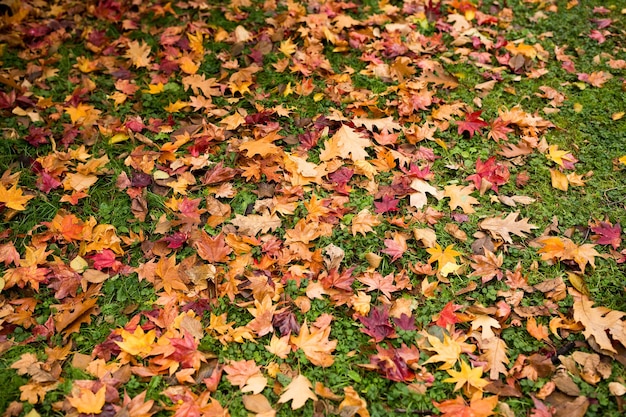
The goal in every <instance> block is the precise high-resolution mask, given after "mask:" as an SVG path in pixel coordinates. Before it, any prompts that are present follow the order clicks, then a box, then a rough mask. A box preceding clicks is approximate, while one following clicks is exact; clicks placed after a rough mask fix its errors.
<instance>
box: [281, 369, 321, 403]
mask: <svg viewBox="0 0 626 417" xmlns="http://www.w3.org/2000/svg"><path fill="white" fill-rule="evenodd" d="M312 388H313V385H311V381H309V380H308V379H307V377H305V376H304V375H297V376H296V377H295V378H294V379H292V380H291V382H290V383H289V385H287V386H286V387H285V390H284V391H283V393H282V394H281V396H280V398H279V399H278V402H279V403H286V402H288V401H291V409H292V410H297V409H298V408H301V407H302V406H303V405H304V404H305V403H306V402H307V401H308V400H313V401H317V395H315V393H314V392H313V389H312Z"/></svg>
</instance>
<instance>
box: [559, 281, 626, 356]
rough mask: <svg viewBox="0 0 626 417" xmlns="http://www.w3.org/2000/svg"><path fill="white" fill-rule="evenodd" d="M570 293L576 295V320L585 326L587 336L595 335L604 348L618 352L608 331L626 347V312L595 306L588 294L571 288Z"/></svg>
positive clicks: (584, 332) (584, 331)
mask: <svg viewBox="0 0 626 417" xmlns="http://www.w3.org/2000/svg"><path fill="white" fill-rule="evenodd" d="M570 294H572V295H573V296H574V300H575V301H574V320H577V321H579V322H580V323H582V325H583V326H585V329H584V330H583V334H584V335H585V337H587V338H589V337H592V336H593V337H594V338H595V340H596V343H598V345H599V346H600V347H601V348H602V349H604V350H608V351H610V352H614V353H617V350H616V349H615V348H614V347H613V343H612V342H611V339H609V337H608V334H607V331H608V333H610V334H611V336H613V337H614V338H615V340H619V341H620V343H621V344H622V345H623V346H624V347H626V325H625V324H624V322H623V321H622V320H621V319H622V317H624V315H625V314H626V313H624V312H621V311H616V310H611V309H609V308H607V307H603V306H600V307H593V304H594V303H593V301H591V300H590V299H589V298H588V297H587V296H586V295H584V294H580V293H576V292H575V291H572V290H570Z"/></svg>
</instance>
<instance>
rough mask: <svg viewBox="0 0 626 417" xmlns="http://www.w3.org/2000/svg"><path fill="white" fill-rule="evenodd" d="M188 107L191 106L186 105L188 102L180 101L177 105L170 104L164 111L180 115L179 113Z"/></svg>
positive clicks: (177, 101)
mask: <svg viewBox="0 0 626 417" xmlns="http://www.w3.org/2000/svg"><path fill="white" fill-rule="evenodd" d="M188 105H189V103H186V102H184V101H180V100H176V102H175V103H170V104H168V105H167V106H165V107H164V109H165V111H166V112H168V113H178V112H179V111H181V110H182V109H184V108H185V107H187V106H188Z"/></svg>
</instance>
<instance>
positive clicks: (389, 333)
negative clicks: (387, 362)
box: [359, 307, 396, 343]
mask: <svg viewBox="0 0 626 417" xmlns="http://www.w3.org/2000/svg"><path fill="white" fill-rule="evenodd" d="M359 321H360V322H361V323H363V325H364V326H365V328H364V329H361V331H362V332H363V333H365V334H366V335H369V336H372V337H373V338H374V341H375V342H376V343H378V342H382V341H383V340H384V339H385V338H387V337H395V334H396V332H395V330H394V328H393V326H392V325H391V324H390V323H389V309H387V308H385V307H379V308H374V309H372V311H370V314H369V316H367V317H363V316H359Z"/></svg>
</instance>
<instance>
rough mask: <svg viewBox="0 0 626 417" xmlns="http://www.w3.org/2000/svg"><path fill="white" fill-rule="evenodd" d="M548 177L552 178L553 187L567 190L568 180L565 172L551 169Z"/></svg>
mask: <svg viewBox="0 0 626 417" xmlns="http://www.w3.org/2000/svg"><path fill="white" fill-rule="evenodd" d="M550 178H551V180H552V187H553V188H556V189H557V190H561V191H567V188H568V187H569V181H568V180H567V176H566V175H565V174H563V173H562V172H561V171H559V170H556V169H551V170H550Z"/></svg>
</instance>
